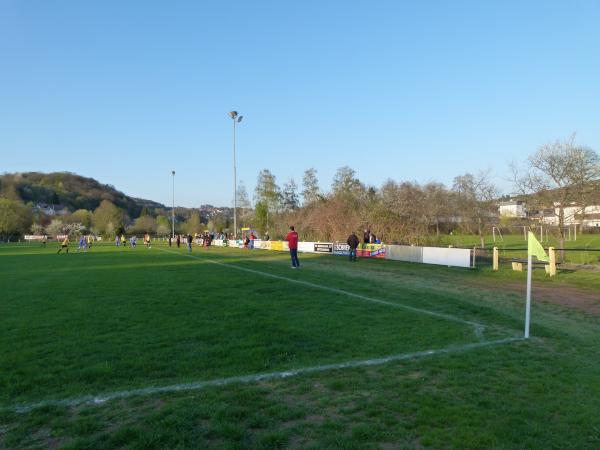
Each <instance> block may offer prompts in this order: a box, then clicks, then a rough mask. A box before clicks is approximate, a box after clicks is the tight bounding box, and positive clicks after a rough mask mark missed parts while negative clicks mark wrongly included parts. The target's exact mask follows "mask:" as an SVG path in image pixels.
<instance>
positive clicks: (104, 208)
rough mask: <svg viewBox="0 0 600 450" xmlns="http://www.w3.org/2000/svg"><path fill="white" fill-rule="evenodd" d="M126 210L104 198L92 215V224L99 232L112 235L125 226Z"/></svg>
mask: <svg viewBox="0 0 600 450" xmlns="http://www.w3.org/2000/svg"><path fill="white" fill-rule="evenodd" d="M125 221H126V216H125V211H123V210H122V209H121V208H119V207H117V206H115V205H114V204H113V203H112V202H110V201H108V200H102V202H101V203H100V206H98V208H96V210H95V211H94V214H93V216H92V224H93V226H94V229H95V230H96V232H97V233H98V234H101V235H104V236H112V235H114V234H115V233H117V232H119V231H120V230H122V229H123V228H124V227H125Z"/></svg>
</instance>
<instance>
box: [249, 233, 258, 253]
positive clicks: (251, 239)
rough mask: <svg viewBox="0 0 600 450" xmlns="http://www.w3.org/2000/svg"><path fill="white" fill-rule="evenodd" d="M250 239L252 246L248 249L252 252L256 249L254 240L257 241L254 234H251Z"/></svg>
mask: <svg viewBox="0 0 600 450" xmlns="http://www.w3.org/2000/svg"><path fill="white" fill-rule="evenodd" d="M248 239H249V240H250V245H249V246H248V248H249V249H250V250H252V249H254V239H256V237H255V236H254V232H252V231H251V232H250V237H249V238H248Z"/></svg>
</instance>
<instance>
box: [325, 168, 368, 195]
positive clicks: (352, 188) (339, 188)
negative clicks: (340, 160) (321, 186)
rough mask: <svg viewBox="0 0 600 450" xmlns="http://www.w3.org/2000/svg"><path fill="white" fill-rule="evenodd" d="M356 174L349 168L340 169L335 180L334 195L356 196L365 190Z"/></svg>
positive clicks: (332, 188)
mask: <svg viewBox="0 0 600 450" xmlns="http://www.w3.org/2000/svg"><path fill="white" fill-rule="evenodd" d="M355 175H356V172H355V171H354V169H351V168H350V167H348V166H343V167H340V168H339V169H338V170H337V172H336V173H335V176H334V178H333V183H332V184H331V190H332V191H333V195H340V194H343V195H346V194H350V195H354V194H357V193H359V192H360V191H362V190H364V186H363V185H362V183H361V182H360V180H359V179H358V178H356V176H355Z"/></svg>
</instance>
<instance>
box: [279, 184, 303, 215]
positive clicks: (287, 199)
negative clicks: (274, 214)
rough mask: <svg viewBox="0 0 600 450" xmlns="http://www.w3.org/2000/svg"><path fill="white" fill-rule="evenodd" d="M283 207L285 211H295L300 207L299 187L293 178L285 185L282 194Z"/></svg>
mask: <svg viewBox="0 0 600 450" xmlns="http://www.w3.org/2000/svg"><path fill="white" fill-rule="evenodd" d="M281 206H282V207H283V210H284V211H295V210H296V209H298V207H299V206H300V199H299V197H298V186H297V185H296V182H295V181H294V179H293V178H290V180H289V181H288V182H286V183H285V184H284V185H283V192H282V193H281Z"/></svg>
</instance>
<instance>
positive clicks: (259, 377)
mask: <svg viewBox="0 0 600 450" xmlns="http://www.w3.org/2000/svg"><path fill="white" fill-rule="evenodd" d="M522 340H524V338H522V337H514V338H505V339H499V340H495V341H486V342H477V343H473V344H466V345H461V346H452V347H447V348H440V349H434V350H425V351H420V352H413V353H401V354H397V355H391V356H385V357H383V358H374V359H363V360H352V361H346V362H341V363H335V364H325V365H320V366H312V367H302V368H299V369H290V370H285V371H281V372H268V373H259V374H250V375H240V376H236V377H229V378H217V379H214V380H206V381H197V382H194V383H182V384H172V385H168V386H154V387H147V388H141V389H132V390H128V391H117V392H111V393H106V394H100V395H87V396H83V397H76V398H68V399H63V400H43V401H40V402H36V403H29V404H21V405H15V406H10V407H4V408H0V410H2V411H11V412H16V413H27V412H30V411H32V410H34V409H37V408H43V407H47V406H63V407H72V406H78V405H82V404H88V405H99V404H102V403H105V402H107V401H110V400H116V399H122V398H128V397H137V396H145V395H152V394H164V393H170V392H182V391H193V390H199V389H204V388H207V387H213V386H227V385H230V384H235V383H253V382H257V381H267V380H276V379H282V378H289V377H295V376H299V375H305V374H312V373H319V372H325V371H329V370H340V369H351V368H358V367H367V366H379V365H382V364H387V363H389V362H393V361H405V360H412V359H419V358H425V357H428V356H434V355H444V354H450V353H459V352H464V351H468V350H474V349H478V348H483V347H492V346H496V345H502V344H508V343H512V342H517V341H522Z"/></svg>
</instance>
